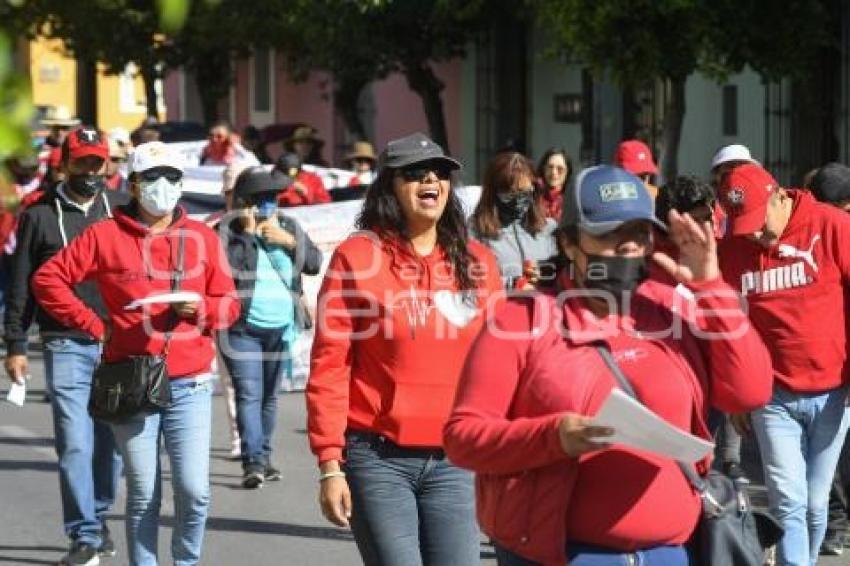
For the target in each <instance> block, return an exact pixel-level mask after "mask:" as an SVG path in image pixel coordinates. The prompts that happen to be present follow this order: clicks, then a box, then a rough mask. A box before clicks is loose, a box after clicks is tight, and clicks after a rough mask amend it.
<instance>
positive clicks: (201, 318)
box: [32, 207, 240, 378]
mask: <svg viewBox="0 0 850 566" xmlns="http://www.w3.org/2000/svg"><path fill="white" fill-rule="evenodd" d="M176 215H177V218H176V220H175V221H174V222H173V223H172V225H171V226H170V227H169V228H168V229H167V230H166V231H164V232H161V233H158V234H151V233H150V231H149V229H148V228H147V226H145V225H143V224H141V223H140V222H139V221H138V220H136V219H134V218H133V217H131V216H129V215H128V213H127V211H126V210H125V209H124V208H123V207H118V208H116V209H115V218H114V219H108V220H103V221H101V222H98V223H97V224H94V225H92V226H91V227H89V228H88V229H87V230H85V231H84V232H83V233H82V234H80V235H79V236H78V237H76V238H75V239H74V240H73V241H72V242H71V243H70V244H69V245H68V247H66V248H64V249H63V250H62V251H61V252H59V253H58V254H57V255H55V256H54V257H53V258H52V259H51V260H50V261H48V262H47V263H45V264H44V265H43V266H42V267H41V268H40V269H39V270H38V271H37V272H36V273H35V275H34V276H33V279H32V289H33V292H34V294H35V296H36V299H38V301H39V303H40V304H41V306H42V308H44V309H45V310H47V311H48V312H49V313H50V314H51V316H53V317H54V318H56V319H57V320H59V321H61V322H62V323H63V324H65V325H66V326H71V327H75V328H79V329H81V330H84V331H85V332H88V333H89V334H91V336H92V337H93V338H96V339H101V338H102V337H103V336H104V331H105V327H104V323H103V321H102V320H101V319H100V318H98V316H97V314H95V312H94V311H92V310H91V309H89V308H88V307H87V306H86V305H85V304H83V303H82V302H81V301H80V300H79V299H78V298H77V296H76V295H75V294H74V290H73V287H74V285H75V284H77V283H79V282H81V281H85V280H94V281H95V282H96V283H97V287H98V289H99V291H100V293H101V295H102V296H103V300H104V303H105V304H106V308H107V310H108V311H109V320H110V322H111V324H112V329H113V330H112V337H111V338H110V340H109V342H107V344H106V349H105V353H104V357H105V359H106V361H108V362H115V361H120V360H122V359H126V358H127V357H128V356H131V355H144V354H152V355H155V354H159V353H161V352H162V349H163V346H164V335H163V333H164V332H165V331H167V330H168V324H169V322H170V320H171V317H170V314H169V311H170V306H168V305H164V304H154V305H149V306H148V307H142V308H140V309H133V310H125V308H124V307H125V306H127V305H128V304H129V303H130V302H132V301H134V300H136V299H141V298H144V297H147V296H149V295H151V294H154V293H165V292H169V291H170V290H171V274H172V272H173V270H174V267H175V264H176V260H177V258H176V254H177V242H178V238H177V234H178V230H179V231H182V232H183V234H184V238H185V239H184V245H185V251H184V263H183V266H184V278H183V282H182V284H181V286H180V289H181V290H183V291H195V292H196V293H198V294H199V295H201V296H202V297H203V303H202V304H201V305H200V306H199V308H198V316H197V317H196V318H195V319H194V320H184V319H181V320H180V321H179V323H178V325H177V327H176V329H175V331H174V334H173V336H172V338H171V345H170V349H169V352H168V360H167V361H168V373H169V376H170V377H171V378H178V377H185V376H191V375H197V374H200V373H204V372H208V371H209V370H210V364H211V362H212V359H213V342H212V338H211V332H212V331H213V330H218V329H222V328H227V327H229V326H230V325H231V324H233V322H235V321H236V319H237V317H238V316H239V308H240V307H239V299H238V298H237V297H236V291H235V289H234V286H233V277H232V276H231V275H230V269H229V267H228V263H227V260H226V259H225V258H224V253H223V252H222V249H221V243H220V242H219V239H218V236H217V235H216V233H215V232H213V231H212V230H210V229H209V228H207V227H206V226H205V225H204V224H202V223H200V222H195V221H194V220H190V219H188V218H187V217H186V214H185V211H183V209H182V208H179V209H178V210H177V212H176ZM143 257H144V258H145V260H146V261H142V258H143Z"/></svg>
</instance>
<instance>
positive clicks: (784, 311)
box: [718, 191, 850, 392]
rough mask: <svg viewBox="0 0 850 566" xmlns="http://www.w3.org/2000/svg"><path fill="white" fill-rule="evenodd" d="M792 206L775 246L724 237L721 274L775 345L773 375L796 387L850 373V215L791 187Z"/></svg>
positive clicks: (817, 385) (809, 388)
mask: <svg viewBox="0 0 850 566" xmlns="http://www.w3.org/2000/svg"><path fill="white" fill-rule="evenodd" d="M789 194H790V196H791V198H792V199H794V209H793V211H792V213H791V218H790V220H789V222H788V225H787V226H786V228H785V231H784V232H783V233H782V235H781V237H780V239H779V242H778V244H777V245H775V246H773V247H771V248H765V247H763V246H761V245H759V244H757V243H755V242H752V241H750V240H748V239H746V238H740V237H739V238H734V237H732V238H726V239H724V240H723V241H722V242H721V245H720V247H719V249H718V255H719V257H720V267H721V269H722V270H723V276H724V277H725V278H726V280H727V281H728V282H729V284H730V285H732V286H733V287H735V288H736V289H740V290H741V293H742V294H743V295H744V298H745V299H746V301H747V304H748V307H749V313H750V319H751V320H752V322H753V325H754V326H755V327H756V329H757V330H758V331H759V333H760V334H761V336H762V338H763V339H764V342H765V344H767V346H768V348H769V349H770V353H771V357H772V358H773V367H774V369H775V371H776V379H777V380H778V381H779V382H780V383H781V384H782V385H783V386H785V387H787V388H788V389H790V390H792V391H797V392H818V391H827V390H829V389H834V388H836V387H838V386H840V385H842V384H844V383H847V382H848V381H849V380H850V379H849V378H850V368H848V364H847V335H846V318H847V304H846V302H845V299H844V291H845V289H848V283H850V247H848V243H850V215H848V214H847V213H846V212H844V211H842V210H839V209H837V208H834V207H831V206H828V205H825V204H821V203H818V202H816V201H815V200H814V198H813V197H812V196H811V195H810V194H809V193H807V192H802V191H789Z"/></svg>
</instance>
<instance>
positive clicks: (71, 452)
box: [44, 338, 121, 546]
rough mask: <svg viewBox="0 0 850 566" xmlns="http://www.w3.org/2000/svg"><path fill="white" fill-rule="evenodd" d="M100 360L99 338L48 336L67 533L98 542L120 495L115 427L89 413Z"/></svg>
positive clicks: (46, 363) (49, 381)
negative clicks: (93, 379) (105, 519)
mask: <svg viewBox="0 0 850 566" xmlns="http://www.w3.org/2000/svg"><path fill="white" fill-rule="evenodd" d="M99 361H100V344H99V343H97V342H94V341H92V340H84V339H76V338H46V339H45V340H44V369H45V374H46V381H47V390H48V392H49V393H50V399H51V405H52V409H53V431H54V438H55V439H56V454H57V456H58V457H59V493H60V494H61V496H62V520H63V522H64V524H65V534H66V535H67V536H68V537H69V538H71V540H73V541H78V542H84V543H88V544H91V545H94V546H98V545H100V532H101V521H103V519H104V515H105V514H106V513H107V511H109V508H110V507H111V506H112V503H113V502H114V501H115V493H116V490H117V487H118V479H119V476H120V474H121V459H120V458H119V456H118V452H116V450H115V440H114V438H113V436H112V430H110V428H109V425H106V424H104V423H101V422H98V421H94V420H92V418H91V417H90V416H89V413H88V403H89V396H90V395H91V378H92V373H93V372H94V368H95V366H96V365H97V364H98V362H99Z"/></svg>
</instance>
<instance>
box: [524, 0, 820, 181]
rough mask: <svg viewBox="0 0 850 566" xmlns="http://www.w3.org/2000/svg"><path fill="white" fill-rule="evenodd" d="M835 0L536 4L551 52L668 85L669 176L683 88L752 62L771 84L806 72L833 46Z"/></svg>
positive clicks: (642, 82)
mask: <svg viewBox="0 0 850 566" xmlns="http://www.w3.org/2000/svg"><path fill="white" fill-rule="evenodd" d="M835 1H837V0H788V1H786V2H773V1H771V0H753V1H751V2H739V1H737V0H605V1H600V0H533V1H531V2H530V5H533V6H534V8H535V9H536V10H537V17H538V21H539V22H540V23H541V24H544V23H545V25H546V29H548V30H549V31H550V32H551V47H552V49H553V50H554V51H557V52H567V53H569V54H570V55H571V56H572V58H574V59H577V60H579V61H581V62H582V64H585V65H586V66H587V67H589V68H590V69H592V70H593V71H594V72H595V73H596V74H597V76H599V75H605V76H607V77H611V78H613V79H614V80H615V81H616V82H618V83H620V84H621V85H623V86H626V87H643V86H646V85H650V84H653V83H654V82H655V81H658V80H661V81H667V82H668V83H669V84H670V85H671V91H672V93H673V96H672V98H671V100H670V107H669V108H668V112H667V113H666V114H667V116H666V120H667V123H665V132H664V142H663V148H662V149H663V152H664V158H663V159H662V161H663V162H664V163H663V165H664V169H665V176H667V177H669V176H671V175H674V174H675V172H676V153H677V151H678V143H679V137H680V135H681V124H682V121H683V117H684V112H685V105H684V104H685V101H684V83H685V81H686V79H687V77H688V76H689V75H691V74H692V73H694V72H702V73H705V74H706V75H708V76H710V77H713V78H715V79H717V80H723V79H725V78H726V77H727V76H728V75H730V74H732V73H736V72H739V71H741V70H742V69H743V68H744V67H745V66H746V65H749V66H750V67H752V68H753V69H755V70H756V71H757V72H758V73H760V74H761V75H762V76H763V77H765V79H767V80H773V79H776V78H778V77H785V76H793V75H799V74H801V73H804V72H805V70H806V67H807V66H808V65H809V64H810V63H811V61H812V60H813V57H815V56H816V54H817V52H818V49H819V48H820V47H821V46H823V45H824V44H825V43H828V42H829V41H831V37H830V35H829V34H828V33H826V30H827V28H828V26H827V25H826V24H827V19H828V17H829V15H828V14H829V9H828V4H830V3H831V2H835Z"/></svg>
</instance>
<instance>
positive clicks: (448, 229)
mask: <svg viewBox="0 0 850 566" xmlns="http://www.w3.org/2000/svg"><path fill="white" fill-rule="evenodd" d="M379 163H380V167H379V173H378V178H377V180H376V181H375V182H374V183H373V184H372V185H371V186H370V187H369V190H368V192H367V194H366V200H365V202H364V203H363V212H362V213H361V216H360V218H359V221H358V225H359V227H360V228H361V229H362V230H363V231H362V232H358V233H356V234H354V235H352V236H351V237H350V238H348V239H347V240H346V241H344V242H342V243H341V244H340V245H339V247H337V249H336V251H335V252H334V255H333V257H332V258H331V262H330V266H329V267H328V272H327V275H326V276H325V280H324V283H323V285H322V289H321V291H320V293H319V301H318V305H319V308H318V316H317V319H316V340H315V342H314V343H313V353H312V366H311V371H310V379H309V382H308V383H307V414H308V421H307V429H308V434H309V438H310V447H311V448H312V450H313V453H315V454H316V458H317V460H318V464H319V477H318V479H319V500H320V503H321V506H322V513H323V514H324V515H325V517H326V518H327V519H328V520H329V521H331V522H333V523H334V524H337V525H339V526H348V525H349V521H350V524H351V528H352V530H353V532H354V538H355V540H356V541H357V547H358V549H359V550H360V554H361V556H362V557H363V561H364V563H365V564H367V565H369V566H378V565H380V566H408V565H411V564H419V565H426V566H444V565H452V566H473V565H477V564H479V562H480V559H479V542H478V539H479V533H478V526H477V525H476V524H475V502H474V493H473V480H472V474H470V473H469V472H467V471H466V470H461V469H459V468H457V467H455V466H454V465H452V464H451V463H450V462H449V461H448V460H447V459H446V455H445V453H444V452H443V447H442V427H443V424H444V423H445V420H446V417H447V416H448V414H449V409H450V408H451V403H452V399H453V398H454V394H455V387H456V385H457V379H458V377H459V375H460V371H461V367H462V365H463V361H464V359H465V358H466V354H467V352H468V350H469V346H470V344H471V343H472V341H473V339H474V338H475V336H476V335H477V334H478V331H479V329H480V328H481V325H482V323H483V321H484V310H485V308H486V306H487V304H488V298H489V297H490V295H491V294H492V293H494V292H496V291H498V290H499V288H500V283H499V272H498V267H497V266H496V262H495V258H493V256H492V255H491V254H490V252H488V251H487V249H486V248H484V246H482V245H481V244H478V243H476V242H474V241H472V240H469V239H468V237H467V233H466V227H465V225H464V221H463V211H462V209H461V207H460V202H459V200H458V198H457V195H455V194H454V190H453V189H452V186H451V177H452V172H453V171H454V170H456V169H458V168H459V167H460V164H459V163H458V162H457V161H455V160H454V159H451V158H450V157H447V156H446V155H445V154H444V153H443V150H442V148H440V146H438V145H437V144H435V143H434V142H433V141H431V140H430V139H428V138H427V137H425V136H424V135H422V134H413V135H410V136H407V137H404V138H401V139H398V140H393V141H391V142H389V143H388V144H387V147H386V148H385V149H384V151H383V152H382V153H381V156H380V158H379Z"/></svg>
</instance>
